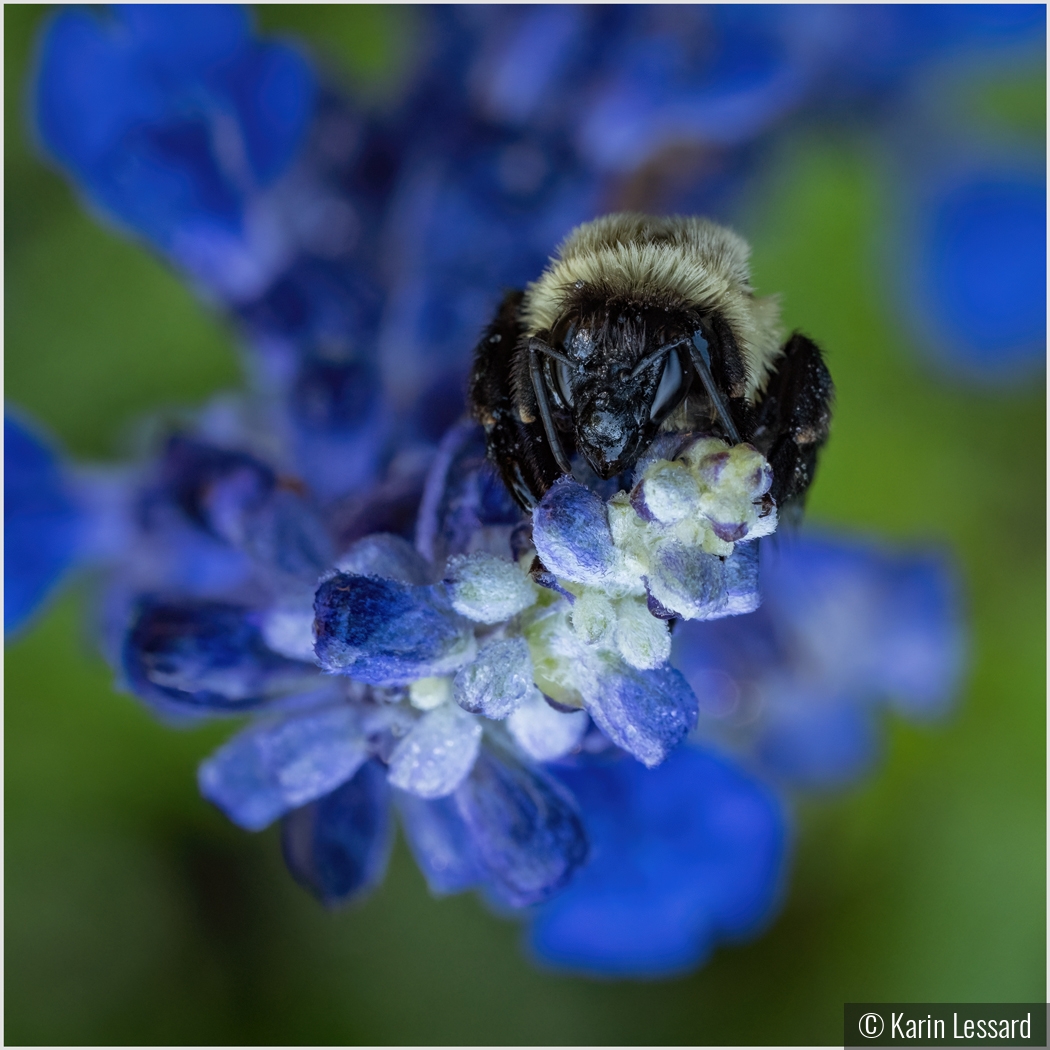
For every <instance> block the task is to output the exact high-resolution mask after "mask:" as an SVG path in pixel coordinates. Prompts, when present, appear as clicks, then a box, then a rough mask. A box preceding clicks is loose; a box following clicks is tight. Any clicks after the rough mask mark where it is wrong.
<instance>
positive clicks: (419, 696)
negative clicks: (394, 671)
mask: <svg viewBox="0 0 1050 1050" xmlns="http://www.w3.org/2000/svg"><path fill="white" fill-rule="evenodd" d="M451 699H452V679H451V678H445V677H432V678H417V679H416V680H415V681H414V682H412V683H411V684H410V685H409V687H408V700H409V703H411V704H412V706H413V707H414V708H416V709H417V710H419V711H433V709H434V708H435V707H440V706H441V705H442V704H444V703H446V702H447V701H449V700H451Z"/></svg>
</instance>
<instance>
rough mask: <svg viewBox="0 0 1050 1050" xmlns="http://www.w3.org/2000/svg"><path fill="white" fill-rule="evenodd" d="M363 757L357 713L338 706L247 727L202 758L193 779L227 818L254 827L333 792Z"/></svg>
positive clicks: (365, 751) (363, 742)
mask: <svg viewBox="0 0 1050 1050" xmlns="http://www.w3.org/2000/svg"><path fill="white" fill-rule="evenodd" d="M367 758H368V747H367V742H366V740H365V738H364V736H363V735H362V733H361V730H360V727H359V725H358V719H357V715H356V713H355V712H354V710H353V709H352V708H350V707H338V708H334V709H330V710H327V711H319V712H316V713H312V714H308V715H304V716H302V717H298V718H289V719H286V720H284V721H282V722H278V723H276V724H271V725H259V726H251V727H249V728H248V729H246V730H244V732H242V733H238V734H237V736H235V737H234V738H233V739H232V740H230V741H228V742H227V743H226V744H224V745H223V746H222V747H221V748H219V750H218V751H216V752H215V754H213V755H212V756H211V757H210V758H208V759H205V761H204V762H202V763H201V767H200V769H199V771H198V774H197V780H198V783H199V784H200V789H201V794H202V795H203V796H204V797H205V798H206V799H208V800H210V801H211V802H214V803H215V805H217V806H218V807H219V808H220V809H221V810H222V811H223V812H224V813H225V814H226V815H227V816H228V817H229V818H230V820H232V821H233V822H234V823H235V824H239V825H240V826H241V827H242V828H247V829H248V830H249V831H259V830H260V829H261V828H264V827H266V826H267V824H270V823H272V822H273V821H274V820H276V819H277V818H278V817H279V816H281V815H282V814H284V813H286V812H287V811H288V810H290V809H294V808H295V807H297V806H302V805H304V804H305V803H307V802H312V801H313V800H314V799H317V798H320V797H321V796H322V795H326V794H328V793H329V792H330V791H333V790H334V789H335V788H337V787H338V786H339V785H340V784H342V783H343V782H344V781H346V780H349V779H350V777H352V776H353V775H354V774H355V773H356V772H357V770H358V769H359V768H360V767H361V765H362V763H363V762H364V761H365V760H366V759H367Z"/></svg>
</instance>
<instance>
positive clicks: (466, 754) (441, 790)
mask: <svg viewBox="0 0 1050 1050" xmlns="http://www.w3.org/2000/svg"><path fill="white" fill-rule="evenodd" d="M480 746H481V724H480V723H479V722H478V720H477V719H476V718H475V717H474V716H473V715H470V714H467V712H466V711H464V710H462V709H461V708H459V707H457V706H456V705H455V704H442V705H441V706H440V707H436V708H434V710H433V711H428V712H427V713H426V714H425V715H423V717H422V718H421V719H420V720H419V721H418V722H416V724H415V725H414V726H413V727H412V729H411V730H410V731H409V732H408V734H407V735H406V736H405V737H404V739H402V740H401V741H400V742H399V743H398V745H397V747H395V748H394V750H393V753H392V754H391V755H390V783H391V784H393V785H394V787H399V788H401V790H402V791H408V792H410V793H411V794H413V795H418V796H419V797H420V798H442V797H443V796H445V795H450V794H452V792H453V791H455V790H456V788H457V787H458V786H459V785H460V784H461V783H462V782H463V778H464V777H466V776H467V774H468V773H469V772H470V770H471V768H472V767H473V765H474V760H475V759H476V758H477V755H478V748H479V747H480Z"/></svg>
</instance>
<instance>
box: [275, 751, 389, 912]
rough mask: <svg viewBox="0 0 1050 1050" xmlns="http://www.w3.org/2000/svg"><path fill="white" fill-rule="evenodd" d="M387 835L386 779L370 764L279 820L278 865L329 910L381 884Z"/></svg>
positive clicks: (378, 769)
mask: <svg viewBox="0 0 1050 1050" xmlns="http://www.w3.org/2000/svg"><path fill="white" fill-rule="evenodd" d="M392 830H393V826H392V823H391V820H390V789H389V788H388V787H387V783H386V774H385V772H384V770H383V767H382V765H381V764H380V763H379V762H377V761H375V760H374V759H373V760H372V761H370V762H366V763H365V764H364V765H363V766H362V767H361V768H360V769H359V770H358V771H357V774H356V775H355V776H354V777H353V778H352V779H351V780H348V781H347V782H346V783H345V784H343V785H342V787H338V788H336V789H335V791H333V792H332V793H331V794H330V795H326V796H325V797H324V798H322V799H319V800H317V801H316V802H311V803H309V804H308V805H306V806H303V807H302V808H301V809H297V810H294V811H293V812H291V813H289V814H288V816H286V817H285V818H284V824H283V826H282V828H281V847H282V850H283V852H284V862H285V864H287V865H288V870H289V871H290V872H291V873H292V875H293V876H294V877H295V880H296V881H297V882H298V883H299V884H300V885H301V886H304V887H305V888H306V889H308V890H309V891H310V892H311V893H312V894H314V896H315V897H317V898H319V899H320V900H321V901H322V902H323V903H325V904H327V905H328V906H329V907H335V906H337V905H340V904H345V903H347V902H348V901H349V900H351V899H352V898H354V897H358V896H361V895H363V894H364V893H367V892H368V891H369V890H370V889H372V887H373V886H375V885H377V884H378V883H379V881H380V880H381V879H382V877H383V873H384V871H385V870H386V864H387V859H388V857H389V856H390V846H391V842H392V835H391V831H392Z"/></svg>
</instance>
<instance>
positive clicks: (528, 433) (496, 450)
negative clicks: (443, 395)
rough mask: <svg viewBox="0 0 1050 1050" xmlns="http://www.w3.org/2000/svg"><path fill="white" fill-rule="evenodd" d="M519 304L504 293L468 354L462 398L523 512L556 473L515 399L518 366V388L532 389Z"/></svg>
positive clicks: (538, 432) (516, 294) (536, 428)
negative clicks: (469, 364) (467, 378)
mask: <svg viewBox="0 0 1050 1050" xmlns="http://www.w3.org/2000/svg"><path fill="white" fill-rule="evenodd" d="M521 300H522V293H521V292H520V291H512V292H508V293H507V295H506V296H505V297H504V299H503V302H502V304H501V305H500V308H499V312H498V313H497V314H496V317H495V318H494V319H493V321H492V323H491V324H490V325H489V326H488V328H487V329H486V330H485V332H484V333H483V334H482V337H481V340H480V341H479V343H478V345H477V348H476V350H475V351H474V367H473V370H472V372H471V377H470V390H469V394H468V398H469V401H470V408H471V414H472V415H473V417H474V418H475V419H476V420H477V421H478V422H479V423H481V424H482V426H484V428H485V443H486V445H487V446H488V455H489V459H491V460H492V462H493V463H494V464H495V466H496V467H497V468H498V470H499V472H500V474H501V476H502V477H503V481H504V484H505V485H506V486H507V489H508V490H509V491H510V492H511V494H512V495H513V496H514V498H515V499H516V500H517V501H518V504H519V505H520V506H521V507H522V508H523V509H524V510H526V511H529V510H531V509H532V508H533V507H534V506H535V505H536V503H538V502H539V500H540V499H541V498H542V497H543V494H544V493H545V492H546V491H547V489H549V488H550V487H551V485H552V484H553V483H554V482H555V481H556V480H557V478H558V477H559V476H560V473H561V472H560V470H559V467H558V464H557V463H556V462H555V460H554V457H553V456H552V455H551V452H550V449H549V447H548V444H547V442H546V441H545V440H544V439H543V429H542V427H541V426H540V423H539V421H529V422H525V420H524V418H523V417H522V414H521V412H520V411H519V408H518V403H517V398H516V396H515V389H516V388H517V386H518V382H519V381H518V380H517V379H516V377H515V373H516V372H517V371H518V367H519V365H518V362H519V361H520V363H521V366H522V367H521V371H522V373H525V374H523V375H522V376H521V378H522V379H523V380H524V386H525V388H526V389H527V390H529V391H530V392H531V388H532V385H531V383H530V382H529V379H528V376H527V372H528V366H527V363H526V362H527V358H528V353H527V350H526V348H525V346H524V345H523V343H522V342H521V340H522V331H521V324H520V322H519V320H518V310H519V308H520V306H521Z"/></svg>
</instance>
